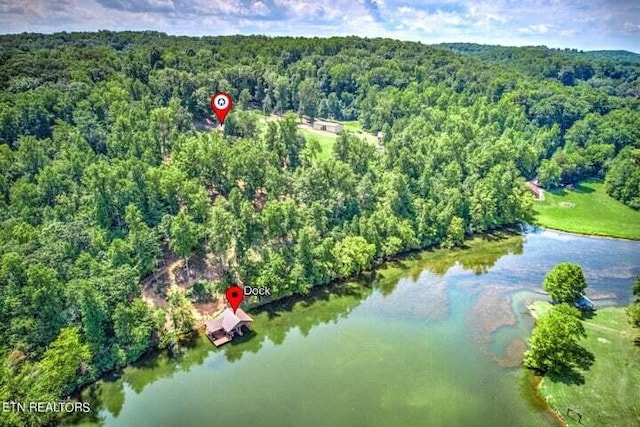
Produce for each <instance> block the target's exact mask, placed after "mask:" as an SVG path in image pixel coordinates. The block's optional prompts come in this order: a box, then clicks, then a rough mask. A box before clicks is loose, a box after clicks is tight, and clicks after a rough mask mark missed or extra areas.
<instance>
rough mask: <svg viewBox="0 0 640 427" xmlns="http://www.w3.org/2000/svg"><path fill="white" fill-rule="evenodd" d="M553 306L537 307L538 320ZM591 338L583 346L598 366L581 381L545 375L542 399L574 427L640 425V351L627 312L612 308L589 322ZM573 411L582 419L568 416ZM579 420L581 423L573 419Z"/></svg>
mask: <svg viewBox="0 0 640 427" xmlns="http://www.w3.org/2000/svg"><path fill="white" fill-rule="evenodd" d="M550 307H551V305H550V304H549V303H547V302H543V301H538V302H536V303H534V304H533V309H534V315H535V316H536V317H538V316H540V315H544V313H546V312H547V311H548V310H549V308H550ZM583 324H584V327H585V329H586V332H587V337H586V338H584V339H582V340H581V342H580V344H581V345H582V346H583V347H584V348H585V349H586V350H588V351H589V352H591V353H593V355H594V357H595V362H594V363H593V365H592V366H591V367H590V368H589V369H588V370H586V371H579V372H578V375H577V376H570V377H567V376H563V377H560V376H557V377H552V376H545V377H544V378H543V380H542V382H541V383H540V385H539V386H538V390H539V392H540V394H541V395H542V396H543V397H544V398H545V400H546V401H547V402H548V404H549V405H550V406H551V407H553V408H555V409H556V410H557V411H558V412H559V413H560V414H561V415H562V416H563V417H564V419H565V420H566V421H567V423H568V424H569V425H570V426H580V425H583V426H614V425H615V426H632V425H633V426H635V425H638V424H637V423H638V420H639V419H640V400H638V385H639V384H640V348H639V347H637V346H635V345H634V344H633V336H634V335H635V332H636V331H635V330H634V329H633V328H632V327H631V326H630V325H629V323H628V322H627V316H626V313H625V309H624V308H621V307H607V308H603V309H600V310H598V311H597V312H595V313H594V314H593V316H592V317H591V318H587V319H585V320H583ZM567 408H572V409H573V410H575V411H577V412H579V413H580V414H582V423H581V424H580V423H578V421H577V418H578V417H577V415H575V414H571V415H572V416H567ZM572 417H574V418H575V419H573V418H572Z"/></svg>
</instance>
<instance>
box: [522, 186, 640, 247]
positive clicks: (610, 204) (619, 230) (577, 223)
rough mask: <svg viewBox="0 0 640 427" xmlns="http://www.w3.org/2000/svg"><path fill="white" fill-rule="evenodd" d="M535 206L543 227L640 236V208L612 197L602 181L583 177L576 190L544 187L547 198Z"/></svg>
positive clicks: (605, 234)
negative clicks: (547, 188)
mask: <svg viewBox="0 0 640 427" xmlns="http://www.w3.org/2000/svg"><path fill="white" fill-rule="evenodd" d="M534 206H535V209H536V211H537V222H538V224H539V225H541V226H543V227H547V228H553V229H556V230H564V231H571V232H574V233H582V234H594V235H598V236H611V237H623V238H626V239H634V240H640V211H636V210H634V209H631V208H630V207H628V206H626V205H624V204H622V203H620V202H618V201H617V200H615V199H613V198H612V197H610V196H609V195H608V194H607V193H606V191H605V189H604V184H603V183H602V182H596V181H583V182H581V183H580V184H578V185H576V187H575V190H552V191H545V192H544V201H537V202H535V205H534Z"/></svg>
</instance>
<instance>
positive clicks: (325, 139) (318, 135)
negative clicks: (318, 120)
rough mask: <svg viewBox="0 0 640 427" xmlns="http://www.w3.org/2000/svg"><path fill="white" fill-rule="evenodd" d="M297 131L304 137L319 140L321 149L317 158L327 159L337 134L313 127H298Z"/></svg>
mask: <svg viewBox="0 0 640 427" xmlns="http://www.w3.org/2000/svg"><path fill="white" fill-rule="evenodd" d="M298 131H299V132H300V133H302V135H304V137H305V138H315V139H317V140H318V142H320V147H321V148H322V151H320V153H319V154H318V158H319V159H328V158H329V157H330V156H331V153H332V152H333V146H334V145H335V143H336V139H337V138H338V135H333V134H329V133H328V132H323V131H318V130H315V129H307V128H298Z"/></svg>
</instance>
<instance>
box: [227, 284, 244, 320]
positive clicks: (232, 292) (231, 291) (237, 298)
mask: <svg viewBox="0 0 640 427" xmlns="http://www.w3.org/2000/svg"><path fill="white" fill-rule="evenodd" d="M224 294H225V295H226V297H227V301H229V305H230V306H231V308H232V309H233V312H234V313H235V312H236V310H237V309H238V307H239V306H240V303H241V302H242V299H243V298H244V293H243V292H242V289H241V288H240V286H236V285H233V286H229V288H228V289H227V290H226V292H225V293H224Z"/></svg>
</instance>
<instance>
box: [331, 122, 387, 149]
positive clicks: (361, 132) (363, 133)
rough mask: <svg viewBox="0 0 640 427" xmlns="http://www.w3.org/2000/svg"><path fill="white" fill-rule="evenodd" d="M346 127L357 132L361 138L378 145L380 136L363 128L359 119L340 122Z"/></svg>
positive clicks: (352, 131)
mask: <svg viewBox="0 0 640 427" xmlns="http://www.w3.org/2000/svg"><path fill="white" fill-rule="evenodd" d="M340 123H342V126H344V129H345V130H347V131H349V132H351V133H354V134H356V136H358V137H359V138H364V139H365V140H366V141H367V142H368V143H369V144H373V145H378V137H376V136H375V135H373V134H371V133H369V132H367V131H365V130H363V129H362V125H361V124H360V122H359V121H357V120H351V121H345V122H340Z"/></svg>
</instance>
